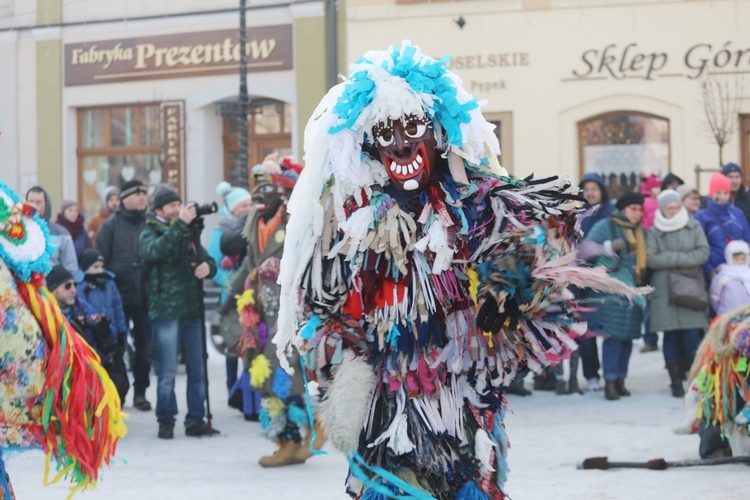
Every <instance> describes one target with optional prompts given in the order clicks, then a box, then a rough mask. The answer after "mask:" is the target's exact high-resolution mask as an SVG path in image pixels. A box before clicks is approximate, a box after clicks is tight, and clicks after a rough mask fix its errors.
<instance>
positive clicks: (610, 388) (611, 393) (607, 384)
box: [604, 380, 620, 401]
mask: <svg viewBox="0 0 750 500" xmlns="http://www.w3.org/2000/svg"><path fill="white" fill-rule="evenodd" d="M604 399H606V400H608V401H616V400H618V399H620V393H619V392H617V386H616V385H615V381H614V380H605V381H604Z"/></svg>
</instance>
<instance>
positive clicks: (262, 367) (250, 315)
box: [232, 156, 322, 467]
mask: <svg viewBox="0 0 750 500" xmlns="http://www.w3.org/2000/svg"><path fill="white" fill-rule="evenodd" d="M301 171H302V165H300V164H298V163H296V162H294V161H293V160H292V159H291V158H283V159H282V160H281V161H278V158H277V157H275V156H273V157H268V158H266V159H265V160H264V161H263V163H262V164H260V165H257V166H256V167H254V168H253V176H254V178H255V179H256V182H257V186H256V188H255V189H254V190H253V200H254V202H255V207H254V208H253V211H252V212H251V213H250V214H249V215H248V219H247V223H246V225H245V231H244V233H243V236H244V238H245V240H246V244H247V256H246V257H245V260H244V262H243V264H242V266H241V267H240V269H239V271H238V272H237V276H236V277H235V280H234V282H233V285H232V286H233V295H237V296H238V297H239V298H238V299H237V312H238V313H239V316H240V322H241V324H242V326H243V335H242V339H241V342H240V352H243V353H244V360H245V366H247V367H248V371H249V375H250V376H249V380H250V385H251V386H252V388H253V389H254V390H259V391H261V393H262V400H261V411H260V422H261V428H262V429H263V433H264V434H265V435H266V436H267V437H268V438H269V439H270V440H272V441H274V442H276V444H277V449H276V451H275V453H273V454H272V455H269V456H265V457H262V458H261V459H260V465H262V466H263V467H280V466H285V465H293V464H300V463H303V462H305V460H307V458H309V457H310V456H311V452H310V451H309V445H310V440H311V439H312V431H311V430H310V429H308V430H307V431H305V432H304V438H303V435H302V434H303V431H304V429H305V427H307V422H308V414H307V402H306V400H305V390H304V382H303V379H302V374H301V372H300V371H299V370H298V371H297V373H295V374H294V375H293V376H290V375H289V374H287V373H286V372H285V371H284V370H283V369H282V368H281V367H280V365H279V360H278V358H277V357H276V354H275V348H274V346H273V344H272V343H271V339H272V338H273V336H274V335H275V333H276V328H277V321H278V315H279V293H280V287H279V285H278V283H277V281H278V278H279V266H280V262H281V257H282V253H283V250H284V239H285V237H286V223H287V218H288V216H287V211H286V205H287V200H288V197H289V195H290V194H291V192H292V189H293V188H294V185H295V183H296V181H297V178H298V177H299V173H300V172H301ZM243 289H244V290H243ZM240 294H241V295H240ZM288 362H291V363H293V364H296V365H298V364H299V361H298V358H297V356H292V359H290V360H288ZM318 434H319V435H320V437H319V438H318V445H320V444H321V443H320V440H322V433H320V432H319V433H318Z"/></svg>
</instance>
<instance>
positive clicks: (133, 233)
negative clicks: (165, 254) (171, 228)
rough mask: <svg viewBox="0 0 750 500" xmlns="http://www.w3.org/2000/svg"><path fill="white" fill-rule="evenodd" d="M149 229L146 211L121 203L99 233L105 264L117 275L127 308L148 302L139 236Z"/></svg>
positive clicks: (99, 244) (97, 242) (116, 279)
mask: <svg viewBox="0 0 750 500" xmlns="http://www.w3.org/2000/svg"><path fill="white" fill-rule="evenodd" d="M145 228H146V217H145V214H144V213H143V212H140V211H137V210H126V209H125V207H124V206H122V205H120V208H119V209H118V210H117V212H115V213H114V215H113V216H112V217H110V218H109V219H107V220H106V221H105V222H104V224H102V227H101V228H100V229H99V234H97V235H96V245H95V246H96V249H97V250H98V251H99V253H101V254H102V255H103V256H104V265H105V266H106V267H107V269H108V270H110V271H112V273H113V274H114V275H115V283H116V284H117V289H118V290H119V292H120V296H121V297H122V305H123V306H124V307H125V308H126V309H127V308H131V307H143V306H145V305H146V290H145V287H144V281H145V276H144V274H143V272H142V269H141V261H140V258H139V248H140V247H139V238H140V236H141V233H142V232H143V230H144V229H145Z"/></svg>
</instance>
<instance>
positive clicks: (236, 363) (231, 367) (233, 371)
mask: <svg viewBox="0 0 750 500" xmlns="http://www.w3.org/2000/svg"><path fill="white" fill-rule="evenodd" d="M224 363H225V365H226V368H227V389H228V390H229V392H232V387H234V383H235V382H237V369H238V368H239V367H240V359H239V358H233V357H231V356H227V357H226V361H225V362H224Z"/></svg>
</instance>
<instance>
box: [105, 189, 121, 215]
mask: <svg viewBox="0 0 750 500" xmlns="http://www.w3.org/2000/svg"><path fill="white" fill-rule="evenodd" d="M113 196H120V190H119V189H118V188H117V187H116V186H107V187H106V188H104V191H102V206H103V207H104V209H105V210H106V211H107V212H109V208H107V203H108V202H109V199H110V198H112V197H113Z"/></svg>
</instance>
